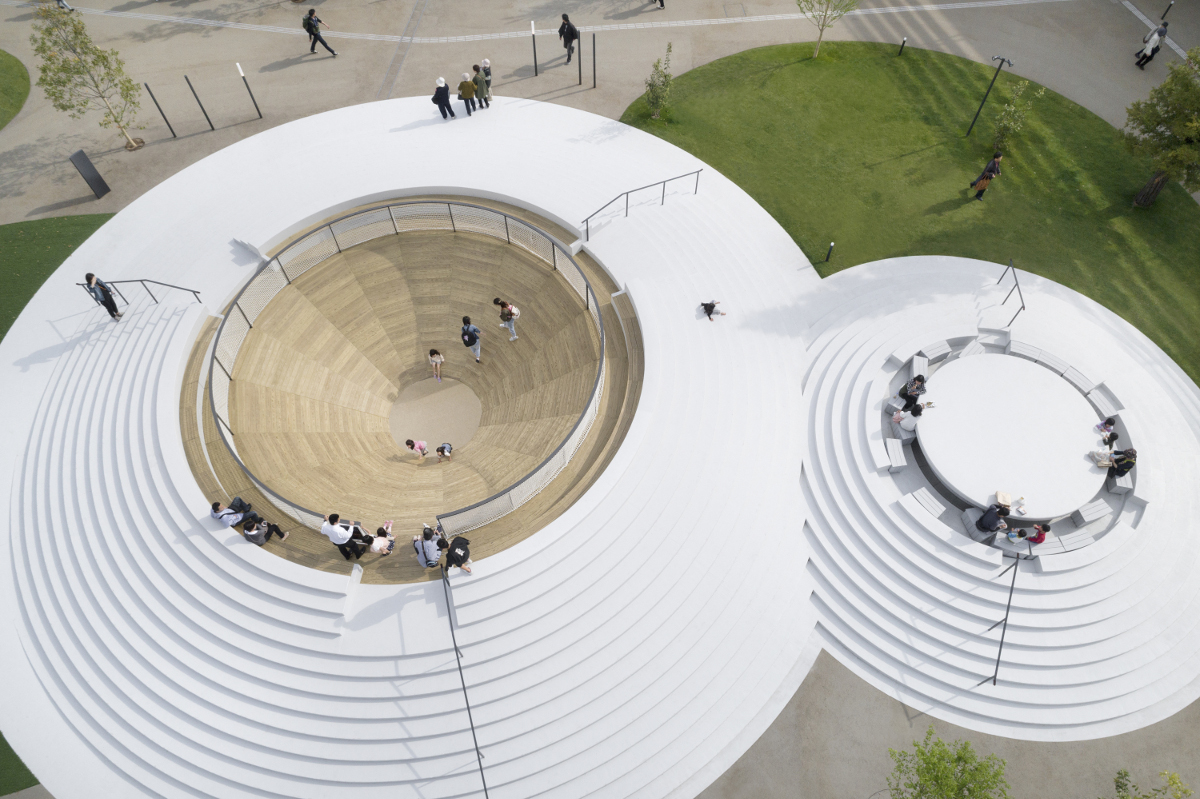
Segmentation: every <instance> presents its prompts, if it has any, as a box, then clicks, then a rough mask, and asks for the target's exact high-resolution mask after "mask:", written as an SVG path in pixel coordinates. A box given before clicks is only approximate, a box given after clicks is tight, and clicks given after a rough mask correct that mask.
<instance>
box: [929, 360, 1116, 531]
mask: <svg viewBox="0 0 1200 799" xmlns="http://www.w3.org/2000/svg"><path fill="white" fill-rule="evenodd" d="M928 396H929V397H930V398H931V401H933V402H934V407H933V408H931V409H929V410H928V411H926V413H925V414H924V415H922V416H921V421H920V423H918V425H917V437H918V439H919V440H920V442H921V450H922V451H923V452H924V453H925V457H926V459H927V460H928V462H929V466H930V468H932V469H933V471H934V472H935V473H936V474H937V476H938V478H939V479H940V480H941V481H942V482H943V483H944V484H945V485H946V487H947V488H949V489H950V490H951V491H953V492H954V493H955V494H957V495H958V496H959V497H962V498H963V499H965V500H966V501H968V502H970V503H971V504H973V505H975V506H977V507H980V508H986V507H987V506H988V504H989V503H992V502H995V501H996V500H995V495H996V492H997V491H1007V492H1009V493H1010V494H1011V495H1012V497H1013V500H1014V501H1016V500H1017V499H1019V498H1022V497H1023V498H1024V506H1025V509H1026V511H1027V516H1026V517H1025V518H1027V519H1028V520H1031V521H1032V520H1037V521H1041V520H1044V519H1055V518H1058V517H1060V516H1066V515H1067V514H1069V513H1071V512H1073V511H1075V510H1077V509H1078V508H1080V507H1082V506H1083V505H1084V504H1085V503H1087V502H1088V501H1090V500H1091V499H1092V498H1093V497H1095V496H1096V493H1097V492H1098V491H1099V490H1100V489H1101V488H1102V487H1103V484H1104V476H1105V471H1104V470H1103V469H1100V468H1098V467H1097V466H1096V465H1095V463H1094V462H1093V461H1092V460H1091V459H1090V458H1089V457H1088V453H1089V452H1092V451H1093V450H1095V449H1097V448H1098V447H1099V446H1100V440H1099V436H1097V435H1096V431H1095V424H1096V417H1097V414H1096V411H1095V409H1094V408H1092V406H1091V405H1090V404H1089V403H1088V401H1087V399H1086V398H1085V397H1084V395H1083V394H1081V393H1080V392H1079V390H1078V389H1077V388H1075V387H1074V386H1072V385H1071V384H1070V383H1068V382H1067V381H1066V380H1064V379H1063V377H1062V376H1061V375H1058V374H1055V373H1054V372H1052V371H1050V370H1049V369H1047V368H1046V367H1044V366H1041V365H1039V364H1036V363H1034V362H1032V361H1028V360H1025V359H1024V358H1016V357H1013V356H1010V355H1003V354H994V355H980V356H978V357H974V358H959V359H957V360H954V361H951V362H950V363H948V364H946V365H945V366H943V367H942V368H941V369H939V370H938V371H937V372H936V373H935V374H933V375H932V376H930V378H929V382H928Z"/></svg>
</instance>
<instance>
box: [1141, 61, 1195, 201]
mask: <svg viewBox="0 0 1200 799" xmlns="http://www.w3.org/2000/svg"><path fill="white" fill-rule="evenodd" d="M1125 113H1126V115H1127V119H1126V122H1125V127H1126V130H1125V144H1126V146H1127V147H1129V149H1130V151H1131V152H1134V153H1139V154H1142V155H1147V156H1149V157H1150V160H1151V162H1152V163H1153V164H1154V170H1155V172H1154V176H1153V177H1151V178H1150V180H1149V181H1147V183H1146V185H1145V186H1143V187H1142V190H1141V191H1140V192H1138V194H1137V197H1136V198H1134V201H1133V204H1134V205H1136V206H1138V207H1139V208H1148V207H1149V206H1150V205H1151V204H1152V203H1153V202H1154V200H1155V198H1157V197H1158V193H1159V192H1160V191H1162V187H1163V186H1165V185H1166V183H1167V181H1168V180H1180V181H1183V186H1184V188H1186V189H1187V190H1188V191H1200V47H1193V48H1192V49H1191V50H1189V51H1188V57H1187V60H1186V61H1184V62H1183V63H1178V62H1175V63H1172V64H1171V66H1170V67H1169V71H1168V73H1167V79H1166V80H1164V81H1163V82H1162V84H1161V85H1159V86H1156V87H1154V88H1153V89H1151V90H1150V97H1149V98H1148V99H1146V100H1137V101H1135V102H1134V103H1133V104H1132V105H1130V106H1129V108H1127V109H1126V111H1125Z"/></svg>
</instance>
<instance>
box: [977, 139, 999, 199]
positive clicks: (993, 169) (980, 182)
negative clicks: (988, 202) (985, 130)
mask: <svg viewBox="0 0 1200 799" xmlns="http://www.w3.org/2000/svg"><path fill="white" fill-rule="evenodd" d="M1003 159H1004V155H1003V153H1001V152H1000V151H999V150H997V151H996V153H995V154H994V155H993V156H992V160H991V161H988V163H987V166H985V167H984V168H983V173H982V174H981V175H980V176H979V177H977V178H975V179H974V180H972V181H971V188H973V189H975V199H976V200H979V201H980V202H983V193H984V192H985V191H987V188H988V186H989V185H990V184H991V182H992V178H998V177H1000V162H1001V161H1002V160H1003Z"/></svg>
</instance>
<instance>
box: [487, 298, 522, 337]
mask: <svg viewBox="0 0 1200 799" xmlns="http://www.w3.org/2000/svg"><path fill="white" fill-rule="evenodd" d="M492 305H499V306H500V327H507V328H508V335H509V339H508V340H509V341H516V340H517V338H518V336H517V320H518V319H520V318H521V309H520V308H518V307H517V306H515V305H513V304H511V303H507V302H505V301H504V300H502V299H500V298H499V297H497V298H496V299H494V300H492Z"/></svg>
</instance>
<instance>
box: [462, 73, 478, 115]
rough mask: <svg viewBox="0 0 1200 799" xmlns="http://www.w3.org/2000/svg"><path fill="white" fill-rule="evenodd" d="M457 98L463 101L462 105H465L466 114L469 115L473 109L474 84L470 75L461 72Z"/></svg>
mask: <svg viewBox="0 0 1200 799" xmlns="http://www.w3.org/2000/svg"><path fill="white" fill-rule="evenodd" d="M458 99H460V100H462V101H463V105H465V106H466V107H467V116H471V112H472V111H474V110H475V84H474V83H473V82H472V81H471V76H470V75H468V74H467V73H465V72H464V73H463V76H462V82H461V83H459V84H458Z"/></svg>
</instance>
